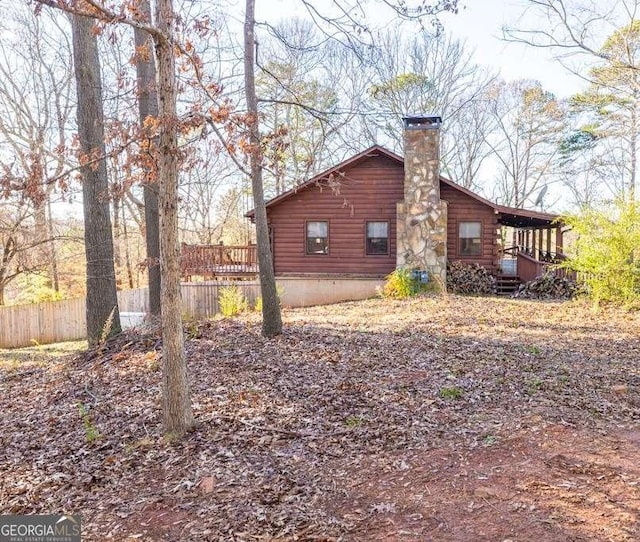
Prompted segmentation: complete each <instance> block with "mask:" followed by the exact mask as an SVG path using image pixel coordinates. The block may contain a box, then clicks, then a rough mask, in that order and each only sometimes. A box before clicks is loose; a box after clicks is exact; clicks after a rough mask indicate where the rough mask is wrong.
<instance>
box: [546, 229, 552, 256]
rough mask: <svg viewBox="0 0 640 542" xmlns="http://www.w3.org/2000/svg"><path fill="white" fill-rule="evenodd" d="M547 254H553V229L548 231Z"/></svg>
mask: <svg viewBox="0 0 640 542" xmlns="http://www.w3.org/2000/svg"><path fill="white" fill-rule="evenodd" d="M547 254H549V255H550V254H551V228H549V229H547Z"/></svg>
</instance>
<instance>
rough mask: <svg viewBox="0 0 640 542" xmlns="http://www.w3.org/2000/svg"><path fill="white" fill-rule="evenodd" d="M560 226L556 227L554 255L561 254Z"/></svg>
mask: <svg viewBox="0 0 640 542" xmlns="http://www.w3.org/2000/svg"><path fill="white" fill-rule="evenodd" d="M562 241H563V239H562V226H558V227H556V255H559V254H562V253H563V252H562V250H563V246H562Z"/></svg>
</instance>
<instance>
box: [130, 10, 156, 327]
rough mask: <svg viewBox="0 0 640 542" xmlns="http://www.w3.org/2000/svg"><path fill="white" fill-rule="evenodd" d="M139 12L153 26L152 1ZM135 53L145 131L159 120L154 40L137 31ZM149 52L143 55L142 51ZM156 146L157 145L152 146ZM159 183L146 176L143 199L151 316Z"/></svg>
mask: <svg viewBox="0 0 640 542" xmlns="http://www.w3.org/2000/svg"><path fill="white" fill-rule="evenodd" d="M138 9H139V10H140V11H141V12H142V13H144V14H145V16H146V18H147V20H148V21H149V22H151V6H150V4H149V0H141V1H140V2H139V4H138ZM134 34H135V42H136V49H137V50H138V54H137V56H136V74H137V77H138V114H139V116H140V126H141V127H144V121H145V119H146V118H147V117H153V118H156V117H157V116H158V95H157V92H156V66H155V63H154V61H153V55H152V54H151V53H152V40H151V38H150V36H149V35H148V34H147V33H146V32H144V31H143V30H140V29H138V28H136V29H134ZM145 48H146V51H144V53H143V52H142V51H143V49H145ZM149 144H150V145H155V142H149ZM157 187H158V183H157V182H155V180H154V178H153V172H152V171H146V172H145V182H144V184H143V185H142V190H143V195H144V221H145V239H146V244H147V270H148V273H149V312H150V313H151V314H153V315H154V316H160V237H159V230H160V223H159V218H158V191H157Z"/></svg>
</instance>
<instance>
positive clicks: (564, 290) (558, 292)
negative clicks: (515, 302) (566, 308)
mask: <svg viewBox="0 0 640 542" xmlns="http://www.w3.org/2000/svg"><path fill="white" fill-rule="evenodd" d="M579 290H580V287H579V286H578V284H576V282H575V281H573V280H570V279H567V278H562V277H556V276H555V275H554V274H553V273H547V274H545V275H542V276H541V277H538V278H536V279H534V280H530V281H529V282H525V283H524V284H521V285H520V286H519V287H518V289H517V290H516V291H515V292H513V294H511V297H519V298H521V299H571V298H573V297H575V296H576V295H577V294H578V293H579Z"/></svg>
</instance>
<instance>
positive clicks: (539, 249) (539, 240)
mask: <svg viewBox="0 0 640 542" xmlns="http://www.w3.org/2000/svg"><path fill="white" fill-rule="evenodd" d="M543 233H544V230H538V260H541V259H542V234H543Z"/></svg>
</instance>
